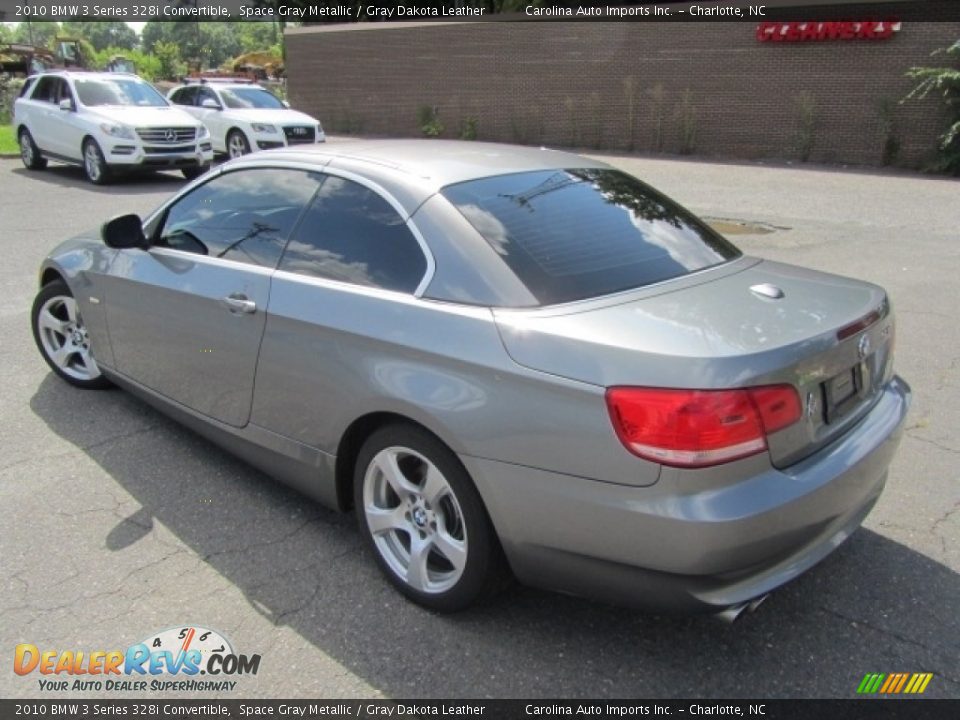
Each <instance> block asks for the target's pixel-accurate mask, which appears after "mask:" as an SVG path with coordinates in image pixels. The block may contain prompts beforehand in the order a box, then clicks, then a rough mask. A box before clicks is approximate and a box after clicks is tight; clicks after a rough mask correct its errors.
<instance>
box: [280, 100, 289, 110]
mask: <svg viewBox="0 0 960 720" xmlns="http://www.w3.org/2000/svg"><path fill="white" fill-rule="evenodd" d="M280 102H282V103H283V106H284V107H285V108H287V109H288V110H289V109H290V103H289V101H287V100H281V101H280Z"/></svg>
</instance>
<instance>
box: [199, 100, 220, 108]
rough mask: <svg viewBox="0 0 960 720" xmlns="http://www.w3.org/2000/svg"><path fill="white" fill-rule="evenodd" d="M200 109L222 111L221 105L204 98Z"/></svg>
mask: <svg viewBox="0 0 960 720" xmlns="http://www.w3.org/2000/svg"><path fill="white" fill-rule="evenodd" d="M200 107H202V108H208V109H210V110H221V109H222V108H221V107H220V103H218V102H217V101H216V100H214V99H213V98H204V99H203V100H201V101H200Z"/></svg>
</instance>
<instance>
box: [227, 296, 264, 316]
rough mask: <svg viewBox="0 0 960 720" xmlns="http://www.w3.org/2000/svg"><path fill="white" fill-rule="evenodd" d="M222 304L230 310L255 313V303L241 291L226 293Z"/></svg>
mask: <svg viewBox="0 0 960 720" xmlns="http://www.w3.org/2000/svg"><path fill="white" fill-rule="evenodd" d="M223 304H224V305H226V306H227V309H228V310H229V311H230V312H242V313H255V312H256V311H257V304H256V303H255V302H254V301H253V300H250V299H249V298H247V296H246V295H243V294H241V293H234V294H233V295H228V296H227V297H225V298H224V299H223Z"/></svg>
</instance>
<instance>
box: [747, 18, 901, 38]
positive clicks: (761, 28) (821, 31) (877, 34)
mask: <svg viewBox="0 0 960 720" xmlns="http://www.w3.org/2000/svg"><path fill="white" fill-rule="evenodd" d="M900 25H901V23H900V22H899V21H896V20H892V21H891V20H881V21H873V20H862V21H854V22H810V21H808V22H762V23H760V24H759V25H757V40H759V41H760V42H809V41H817V40H886V39H888V38H890V37H893V34H894V33H895V32H899V31H900Z"/></svg>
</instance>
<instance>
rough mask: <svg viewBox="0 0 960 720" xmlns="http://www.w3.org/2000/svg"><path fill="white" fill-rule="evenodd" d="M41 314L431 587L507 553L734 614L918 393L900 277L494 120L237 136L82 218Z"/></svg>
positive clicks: (557, 586)
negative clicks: (798, 250)
mask: <svg viewBox="0 0 960 720" xmlns="http://www.w3.org/2000/svg"><path fill="white" fill-rule="evenodd" d="M32 325H33V332H34V336H35V339H36V342H37V346H38V347H39V349H40V352H41V354H42V355H43V357H44V359H45V360H46V361H47V363H48V364H49V365H50V367H51V368H52V370H53V372H54V373H56V374H57V375H58V376H60V377H61V378H63V379H64V380H65V381H67V382H68V383H70V384H72V385H75V386H77V387H80V388H105V387H108V386H110V385H117V386H120V387H122V388H124V389H126V390H128V391H130V392H132V393H134V394H136V395H138V396H139V397H141V398H143V399H144V400H145V401H146V402H148V403H150V404H152V405H154V406H156V407H157V408H159V409H160V410H161V411H163V412H165V413H168V414H170V415H172V416H173V417H175V418H177V419H178V420H180V421H182V422H183V423H184V424H186V425H188V426H189V427H191V428H193V429H194V430H195V431H197V432H198V433H201V434H202V435H205V436H206V437H208V438H209V439H211V440H212V441H214V442H216V443H219V444H220V445H222V446H224V447H225V448H227V449H229V450H230V451H232V452H234V453H236V454H237V455H239V456H240V457H242V458H244V459H246V460H247V461H248V462H250V463H252V464H253V465H255V466H257V467H259V468H261V469H263V470H265V471H266V472H268V473H270V474H272V475H274V476H275V477H277V478H278V479H280V480H282V481H284V482H286V483H289V484H290V485H292V486H294V487H296V488H298V489H299V490H301V491H302V492H303V493H305V494H306V495H308V496H309V497H311V498H314V499H315V500H317V501H319V502H321V503H323V504H325V505H328V506H330V507H333V508H337V509H340V510H343V511H347V510H350V509H351V508H352V509H354V510H355V512H356V515H357V518H358V521H359V526H360V532H361V534H362V535H363V537H364V539H365V542H366V543H367V544H368V546H369V548H370V551H371V554H372V555H373V557H374V558H375V560H376V562H377V563H378V564H379V566H380V568H381V569H382V571H383V573H384V575H385V576H386V577H387V578H388V579H389V581H390V582H392V583H393V584H394V585H395V586H396V587H397V588H398V589H399V590H400V592H402V593H403V594H405V595H406V596H408V597H409V598H411V599H413V600H414V601H416V602H418V603H421V604H423V605H425V606H427V607H430V608H434V609H437V610H457V609H460V608H463V607H465V606H467V605H469V604H470V603H472V602H474V601H475V600H477V599H478V597H480V596H481V595H484V594H488V593H490V592H492V591H493V590H494V589H495V588H497V587H499V586H501V585H502V582H501V581H502V580H503V579H504V578H509V577H510V576H511V575H512V576H514V577H516V578H517V579H519V580H520V581H521V582H523V583H526V584H529V585H533V586H537V587H542V588H548V589H553V590H558V591H562V592H569V593H575V594H579V595H585V596H590V597H594V598H599V599H603V600H608V601H613V602H617V603H621V604H630V605H635V606H638V607H644V608H653V609H658V608H659V609H663V608H669V609H672V610H680V611H707V612H716V613H721V614H726V615H727V616H728V617H733V616H735V615H736V614H738V613H739V612H740V611H741V610H742V609H744V608H746V607H751V606H755V605H756V604H757V603H758V602H759V601H760V600H761V599H762V598H764V597H765V596H766V595H767V594H768V593H769V592H770V591H771V590H773V589H774V588H776V587H778V586H780V585H783V584H784V583H786V582H788V581H789V580H791V579H792V578H795V577H796V576H798V575H800V574H801V573H803V572H804V571H806V570H807V569H808V568H810V567H811V566H813V565H814V564H815V563H817V562H818V561H820V560H821V559H822V558H824V557H825V556H826V555H827V554H828V553H830V552H831V551H833V550H834V549H836V548H837V546H839V545H840V544H841V543H842V542H843V540H845V539H846V538H847V537H848V536H849V535H850V534H851V533H852V532H853V531H854V530H855V529H856V528H857V527H858V526H859V525H860V524H861V522H862V521H863V519H864V518H865V517H866V515H867V513H868V512H870V509H871V508H872V506H873V505H874V503H875V502H876V501H877V498H878V497H879V495H880V493H881V491H882V489H883V486H884V483H885V481H886V477H887V468H888V466H889V464H890V461H891V458H892V457H893V455H894V453H895V451H896V448H897V445H898V443H899V440H900V435H901V432H902V428H903V424H904V418H905V416H906V413H907V408H908V405H909V401H910V390H909V387H908V386H907V384H906V383H905V382H904V381H903V380H901V379H900V378H899V377H897V376H896V375H895V374H894V372H893V347H894V320H893V314H892V311H891V305H890V302H889V301H888V298H887V296H886V294H885V292H884V291H883V290H882V289H881V288H879V287H877V286H875V285H871V284H869V283H866V282H861V281H859V280H852V279H849V278H845V277H839V276H836V275H829V274H824V273H820V272H814V271H810V270H805V269H802V268H798V267H793V266H790V265H783V264H779V263H775V262H770V261H766V260H761V259H758V258H755V257H747V256H745V255H743V254H741V253H740V252H739V251H738V250H737V249H736V248H735V247H734V246H733V245H731V243H730V242H728V241H727V240H726V239H724V238H723V237H722V236H720V235H718V234H717V233H716V232H714V231H713V230H712V229H711V228H710V227H708V226H707V225H705V224H704V223H703V222H702V221H701V220H699V219H697V218H696V217H695V216H694V215H692V214H691V213H690V212H688V211H687V210H685V209H683V208H682V207H680V206H679V205H678V204H676V203H675V202H674V201H672V200H671V199H669V198H667V197H665V196H664V195H662V194H660V193H659V192H657V191H656V190H655V189H653V188H651V187H650V186H649V185H647V184H645V183H643V182H642V181H640V180H638V179H636V178H634V177H631V176H629V175H627V174H624V173H623V172H620V171H619V170H616V169H614V168H612V167H610V166H608V165H606V164H604V163H601V162H597V161H595V160H590V159H586V158H583V157H580V156H577V155H572V154H568V153H563V152H556V151H553V150H547V149H533V148H520V147H510V146H505V145H492V144H483V143H473V142H470V143H461V142H445V141H428V140H423V141H378V142H375V141H370V142H356V143H343V144H337V145H333V146H317V147H295V148H288V149H282V150H277V151H270V152H263V153H257V154H255V155H252V156H247V157H244V158H240V159H238V160H235V161H231V162H228V163H226V164H224V165H222V166H220V167H219V168H217V169H216V170H214V171H212V172H210V173H207V174H206V175H204V176H203V177H201V178H199V179H198V180H196V181H194V182H193V183H191V184H190V185H188V186H186V187H185V188H184V189H183V190H182V191H181V192H180V193H178V194H177V195H175V196H174V197H172V198H171V199H170V200H169V201H167V202H166V203H165V204H163V205H162V206H161V207H160V208H158V209H157V210H156V211H154V212H153V213H152V214H151V215H149V216H148V217H146V218H145V219H141V218H140V217H138V216H136V215H125V216H121V217H117V218H114V219H113V220H110V221H109V222H107V223H105V224H104V225H103V227H102V228H101V229H100V231H99V233H91V234H85V235H81V236H80V237H78V238H75V239H73V240H69V241H67V242H65V243H63V244H61V245H60V246H59V247H57V248H56V249H55V250H54V251H53V252H52V253H51V254H50V255H49V256H48V257H47V258H46V259H45V261H44V262H43V264H42V267H41V269H40V290H39V293H38V295H37V298H36V301H35V303H34V306H33V311H32Z"/></svg>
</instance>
